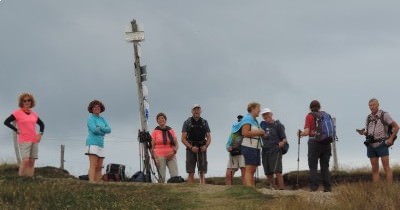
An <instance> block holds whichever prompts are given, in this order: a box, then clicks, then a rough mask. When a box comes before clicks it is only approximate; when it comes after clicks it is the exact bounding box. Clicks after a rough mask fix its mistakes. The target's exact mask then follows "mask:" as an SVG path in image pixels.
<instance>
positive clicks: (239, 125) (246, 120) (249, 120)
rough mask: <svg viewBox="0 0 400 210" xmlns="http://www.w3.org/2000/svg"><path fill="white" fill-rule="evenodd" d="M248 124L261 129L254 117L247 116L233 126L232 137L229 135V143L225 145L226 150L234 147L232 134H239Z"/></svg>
mask: <svg viewBox="0 0 400 210" xmlns="http://www.w3.org/2000/svg"><path fill="white" fill-rule="evenodd" d="M246 124H250V125H254V126H257V127H260V126H259V124H258V121H257V119H255V118H254V117H253V116H251V114H246V115H245V116H244V117H243V119H242V121H240V122H236V123H235V124H233V125H232V130H231V135H229V138H228V142H227V143H226V145H225V147H226V149H228V148H229V147H230V146H231V145H232V134H234V133H236V132H238V131H239V130H240V129H241V128H242V127H243V125H246Z"/></svg>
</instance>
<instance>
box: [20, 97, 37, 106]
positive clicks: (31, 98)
mask: <svg viewBox="0 0 400 210" xmlns="http://www.w3.org/2000/svg"><path fill="white" fill-rule="evenodd" d="M25 98H29V99H30V100H31V107H30V108H33V107H35V105H36V103H35V98H34V97H33V95H32V94H30V93H22V94H21V95H20V96H19V98H18V106H19V108H22V107H24V99H25Z"/></svg>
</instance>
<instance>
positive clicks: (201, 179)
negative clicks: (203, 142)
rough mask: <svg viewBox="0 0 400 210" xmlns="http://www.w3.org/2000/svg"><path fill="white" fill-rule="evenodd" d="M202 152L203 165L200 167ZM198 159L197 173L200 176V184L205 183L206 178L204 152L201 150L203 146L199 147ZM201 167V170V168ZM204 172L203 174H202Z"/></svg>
mask: <svg viewBox="0 0 400 210" xmlns="http://www.w3.org/2000/svg"><path fill="white" fill-rule="evenodd" d="M200 152H201V167H200V158H199V153H200ZM196 159H197V173H198V176H199V180H200V184H205V183H204V182H205V180H203V178H204V152H203V151H201V147H199V151H197V153H196ZM200 168H201V170H200ZM202 173H203V176H201V175H202Z"/></svg>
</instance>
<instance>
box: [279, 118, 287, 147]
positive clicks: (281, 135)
mask: <svg viewBox="0 0 400 210" xmlns="http://www.w3.org/2000/svg"><path fill="white" fill-rule="evenodd" d="M279 130H280V131H279V138H280V140H281V142H283V143H284V144H286V143H287V139H286V129H285V126H284V125H283V124H281V123H280V126H279Z"/></svg>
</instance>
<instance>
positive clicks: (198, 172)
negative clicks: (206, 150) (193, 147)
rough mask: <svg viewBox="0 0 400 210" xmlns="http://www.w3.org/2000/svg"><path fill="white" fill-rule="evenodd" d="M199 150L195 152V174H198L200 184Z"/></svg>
mask: <svg viewBox="0 0 400 210" xmlns="http://www.w3.org/2000/svg"><path fill="white" fill-rule="evenodd" d="M199 152H200V151H197V153H196V159H197V175H198V176H199V180H200V184H201V177H200V161H199Z"/></svg>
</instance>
